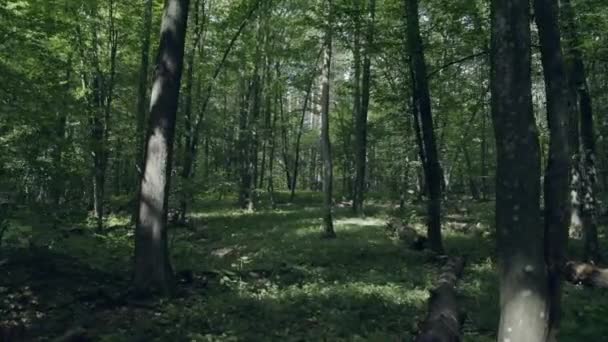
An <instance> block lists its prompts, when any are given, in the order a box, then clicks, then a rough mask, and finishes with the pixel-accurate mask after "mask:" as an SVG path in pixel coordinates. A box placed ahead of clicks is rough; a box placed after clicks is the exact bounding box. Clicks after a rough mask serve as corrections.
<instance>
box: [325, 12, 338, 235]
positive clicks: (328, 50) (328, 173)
mask: <svg viewBox="0 0 608 342" xmlns="http://www.w3.org/2000/svg"><path fill="white" fill-rule="evenodd" d="M327 6H328V16H327V22H326V25H327V29H326V30H327V31H326V32H325V54H324V58H323V81H322V92H321V94H322V95H321V105H322V109H321V152H322V155H323V233H324V235H325V237H328V238H333V237H335V236H336V233H335V231H334V224H333V218H332V200H333V199H332V191H333V189H332V185H333V184H332V183H333V165H332V155H331V142H330V140H329V83H330V79H331V58H332V35H333V32H332V31H333V30H332V21H333V15H332V14H333V8H332V7H333V5H332V0H327Z"/></svg>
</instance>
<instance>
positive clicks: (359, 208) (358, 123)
mask: <svg viewBox="0 0 608 342" xmlns="http://www.w3.org/2000/svg"><path fill="white" fill-rule="evenodd" d="M375 18H376V0H370V1H369V18H368V20H367V25H368V26H367V33H366V39H365V40H366V42H365V44H366V45H365V54H364V58H363V80H362V85H361V88H362V89H361V105H360V108H359V109H360V110H359V112H358V113H357V114H358V115H357V116H356V118H355V144H354V146H355V192H354V195H355V196H354V198H353V211H354V212H355V213H356V214H358V215H361V214H363V201H364V199H365V191H366V187H365V177H366V175H365V170H366V166H367V162H366V156H367V115H368V111H369V99H370V88H371V78H372V76H371V64H372V63H371V55H372V50H373V45H374V26H375V23H374V21H375Z"/></svg>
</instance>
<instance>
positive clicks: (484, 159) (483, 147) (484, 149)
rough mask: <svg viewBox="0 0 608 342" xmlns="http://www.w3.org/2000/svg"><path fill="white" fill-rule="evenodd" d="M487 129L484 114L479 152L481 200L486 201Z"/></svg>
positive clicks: (487, 193)
mask: <svg viewBox="0 0 608 342" xmlns="http://www.w3.org/2000/svg"><path fill="white" fill-rule="evenodd" d="M487 135H488V134H487V128H486V113H482V115H481V142H480V144H479V150H480V154H481V199H483V200H487V199H488V197H489V195H490V194H489V192H490V189H489V188H488V166H487V155H488V144H487V139H486V137H487Z"/></svg>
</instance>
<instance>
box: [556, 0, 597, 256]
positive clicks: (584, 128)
mask: <svg viewBox="0 0 608 342" xmlns="http://www.w3.org/2000/svg"><path fill="white" fill-rule="evenodd" d="M561 6H562V13H563V18H564V23H565V27H564V37H565V39H564V40H565V45H566V51H567V52H566V59H567V62H568V69H569V79H570V86H571V93H572V96H573V97H574V98H575V99H576V115H580V132H577V133H579V134H580V141H581V142H582V144H581V150H582V151H581V153H580V156H579V157H578V158H581V159H580V165H581V167H580V170H578V171H579V172H580V176H581V181H580V187H579V189H580V190H581V191H580V193H579V198H578V202H579V210H580V218H581V222H582V226H583V240H584V244H585V247H584V248H585V249H584V256H585V259H586V260H589V261H598V260H599V259H600V250H599V241H598V237H597V217H596V216H597V213H596V211H597V208H596V207H597V199H596V191H597V189H596V188H597V174H596V168H595V160H596V155H595V150H596V148H595V130H594V123H593V108H592V103H591V96H590V94H589V85H588V84H587V72H586V70H585V64H584V62H583V54H582V52H581V50H580V45H581V44H580V40H579V37H578V32H577V27H576V21H575V13H574V9H573V8H572V4H571V3H570V0H563V1H561Z"/></svg>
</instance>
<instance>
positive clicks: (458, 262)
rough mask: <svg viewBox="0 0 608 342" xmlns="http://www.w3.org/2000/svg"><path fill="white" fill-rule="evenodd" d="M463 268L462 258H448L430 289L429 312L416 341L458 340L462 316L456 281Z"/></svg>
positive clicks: (442, 341) (440, 341) (459, 338)
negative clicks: (432, 287)
mask: <svg viewBox="0 0 608 342" xmlns="http://www.w3.org/2000/svg"><path fill="white" fill-rule="evenodd" d="M463 270H464V259H463V258H460V257H458V258H451V259H448V260H447V262H446V264H445V266H444V267H443V269H442V272H441V275H440V277H439V281H438V284H437V286H436V287H435V288H434V289H433V290H432V291H431V297H430V298H429V312H428V314H427V317H426V319H425V320H424V322H423V323H422V327H421V330H420V333H419V334H418V336H417V337H416V342H459V341H461V334H460V330H461V327H462V323H463V321H464V317H463V315H462V312H461V310H460V307H459V306H458V301H457V296H456V290H455V288H456V282H457V281H458V279H460V277H461V275H462V271H463Z"/></svg>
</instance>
